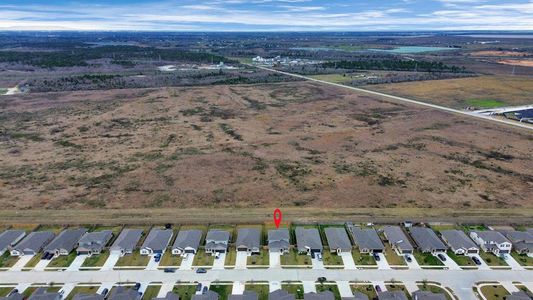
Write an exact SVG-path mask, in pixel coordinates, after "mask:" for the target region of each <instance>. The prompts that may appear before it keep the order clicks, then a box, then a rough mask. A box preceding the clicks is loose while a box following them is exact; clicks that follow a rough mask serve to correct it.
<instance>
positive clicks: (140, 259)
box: [115, 251, 150, 267]
mask: <svg viewBox="0 0 533 300" xmlns="http://www.w3.org/2000/svg"><path fill="white" fill-rule="evenodd" d="M149 261H150V257H149V256H147V255H141V253H140V252H139V251H133V253H132V254H127V255H124V256H122V257H121V258H119V259H118V261H117V263H116V264H115V266H116V267H146V266H147V265H148V262H149Z"/></svg>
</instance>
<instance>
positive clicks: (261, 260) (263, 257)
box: [246, 250, 270, 266]
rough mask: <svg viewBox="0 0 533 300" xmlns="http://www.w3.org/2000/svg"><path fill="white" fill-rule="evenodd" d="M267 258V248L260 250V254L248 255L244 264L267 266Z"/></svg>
mask: <svg viewBox="0 0 533 300" xmlns="http://www.w3.org/2000/svg"><path fill="white" fill-rule="evenodd" d="M269 260H270V255H269V253H268V250H261V253H260V254H254V255H251V256H248V258H247V262H246V264H247V265H250V266H268V265H269Z"/></svg>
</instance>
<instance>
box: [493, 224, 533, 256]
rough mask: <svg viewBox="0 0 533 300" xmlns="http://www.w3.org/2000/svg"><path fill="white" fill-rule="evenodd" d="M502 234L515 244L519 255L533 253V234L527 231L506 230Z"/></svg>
mask: <svg viewBox="0 0 533 300" xmlns="http://www.w3.org/2000/svg"><path fill="white" fill-rule="evenodd" d="M501 233H502V234H503V235H504V236H505V237H506V238H507V239H508V240H509V241H511V243H512V244H513V249H514V250H515V251H516V252H518V254H528V253H533V233H529V232H527V231H516V230H505V231H501Z"/></svg>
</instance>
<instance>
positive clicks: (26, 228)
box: [9, 224, 39, 233]
mask: <svg viewBox="0 0 533 300" xmlns="http://www.w3.org/2000/svg"><path fill="white" fill-rule="evenodd" d="M38 227H39V225H37V224H13V226H11V227H10V228H9V229H12V230H24V231H25V232H26V233H30V232H32V231H35V230H36V229H37V228H38Z"/></svg>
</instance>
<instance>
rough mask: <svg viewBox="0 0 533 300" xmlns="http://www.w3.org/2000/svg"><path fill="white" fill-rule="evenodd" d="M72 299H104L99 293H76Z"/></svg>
mask: <svg viewBox="0 0 533 300" xmlns="http://www.w3.org/2000/svg"><path fill="white" fill-rule="evenodd" d="M72 300H104V296H103V295H100V294H76V295H75V296H74V297H73V298H72Z"/></svg>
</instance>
